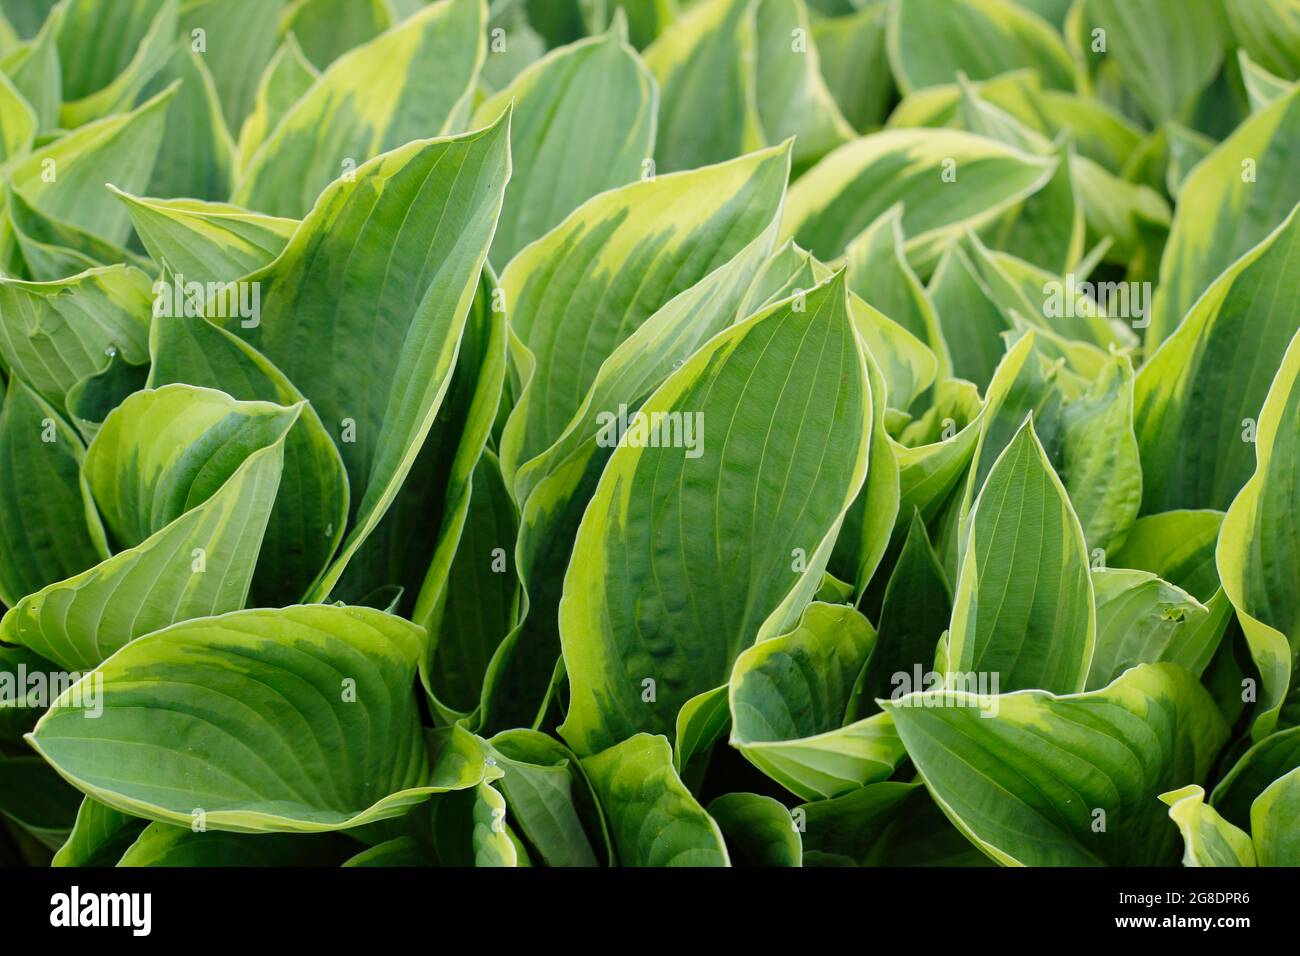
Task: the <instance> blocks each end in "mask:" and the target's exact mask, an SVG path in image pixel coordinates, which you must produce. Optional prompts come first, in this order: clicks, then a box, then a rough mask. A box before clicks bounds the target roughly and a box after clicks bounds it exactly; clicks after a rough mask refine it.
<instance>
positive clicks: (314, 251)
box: [232, 7, 510, 596]
mask: <svg viewBox="0 0 1300 956" xmlns="http://www.w3.org/2000/svg"><path fill="white" fill-rule="evenodd" d="M431 9H441V8H440V7H435V8H431ZM410 22H412V21H408V23H410ZM415 22H420V21H415ZM322 82H324V80H322ZM280 168H284V167H283V166H281V167H280ZM509 175H510V160H509V118H508V116H502V117H501V118H500V119H499V120H498V121H497V123H496V124H495V125H493V126H490V127H488V128H487V129H484V130H480V131H478V132H475V133H469V134H466V135H463V136H460V137H453V138H449V139H442V140H423V141H416V142H413V143H410V144H408V145H406V146H403V147H401V148H399V149H396V150H394V151H393V152H391V153H386V154H384V155H383V156H380V157H377V158H376V159H374V160H371V161H370V162H369V163H367V164H366V165H364V166H362V167H361V168H360V169H358V170H357V174H356V177H355V179H354V180H352V181H348V180H346V179H343V180H339V181H337V182H335V183H334V184H333V185H331V186H330V187H329V189H327V190H326V191H325V193H323V194H322V196H321V198H320V201H319V202H318V203H317V205H316V207H315V208H314V209H313V210H312V212H311V214H310V215H309V216H308V217H307V218H306V219H305V220H303V222H302V224H301V226H299V228H298V230H297V232H295V233H294V236H293V238H292V239H291V240H290V242H289V245H288V246H287V247H286V248H285V250H284V252H283V253H281V254H280V256H279V258H277V259H276V260H275V261H274V262H273V263H271V265H269V266H267V267H266V268H265V269H262V270H260V271H258V272H254V273H252V274H250V275H249V276H247V277H246V278H245V279H244V280H243V281H244V282H248V283H259V284H260V285H259V286H258V287H259V288H260V290H261V319H260V323H259V324H258V325H257V326H256V327H255V328H242V327H240V328H232V331H235V332H236V333H237V334H240V335H241V336H242V337H243V338H245V339H246V340H247V341H249V342H250V343H251V344H252V345H254V346H255V347H256V348H257V349H258V350H259V351H261V352H262V353H263V354H264V355H265V356H266V357H267V358H268V359H269V360H270V361H272V362H273V363H275V365H276V367H278V368H279V369H280V370H281V371H283V372H284V374H285V375H286V376H287V377H288V378H289V379H290V380H291V381H292V382H293V383H294V384H295V385H296V386H297V387H298V388H299V389H300V390H301V391H302V393H303V395H305V396H306V397H307V398H308V399H309V400H310V401H311V402H312V404H313V406H314V407H315V408H316V410H317V412H318V413H319V414H320V416H321V419H322V421H323V422H324V423H325V425H326V428H327V429H329V430H330V432H331V434H332V435H335V436H336V441H337V443H338V446H339V451H340V452H341V454H342V455H343V461H344V463H345V464H346V465H347V468H348V476H349V479H350V483H351V487H352V501H351V512H350V513H351V522H350V523H351V528H352V530H351V532H350V533H349V535H348V537H347V538H346V539H345V541H344V543H343V548H342V551H341V553H340V556H339V558H338V560H336V562H335V563H334V564H333V565H332V567H331V569H330V570H329V571H328V572H327V573H326V574H325V575H324V576H323V577H322V578H321V580H320V581H319V582H318V586H317V587H316V588H315V589H314V592H313V593H315V594H316V595H317V596H324V595H325V594H328V593H329V592H330V590H331V589H332V588H333V585H334V584H335V583H336V582H337V580H338V578H339V576H340V575H341V574H342V572H343V569H344V567H345V566H346V564H347V561H348V559H349V558H350V557H351V556H352V555H353V554H355V553H356V551H357V549H358V548H359V547H360V546H361V543H362V542H363V541H364V540H365V538H366V536H367V535H368V534H369V533H370V531H371V530H372V529H373V528H374V527H375V526H376V525H377V524H378V523H379V520H380V519H381V518H382V517H383V514H384V512H385V510H386V509H387V507H388V506H389V504H390V503H391V502H392V501H393V499H394V497H395V496H396V494H397V491H398V489H399V487H400V485H401V483H402V480H403V479H404V478H405V477H406V475H407V473H408V472H409V471H410V469H411V467H412V464H413V463H414V461H415V458H416V456H417V454H418V452H419V449H420V445H421V443H422V442H423V440H424V438H425V436H426V435H427V434H428V432H429V429H430V427H431V426H432V424H433V419H434V416H435V415H436V414H437V411H438V408H439V406H440V404H441V401H442V399H443V397H444V395H445V393H446V390H447V386H448V382H449V379H450V376H451V372H452V368H453V365H454V362H455V357H456V351H457V346H458V344H459V341H460V338H461V332H462V330H463V328H464V324H465V318H466V315H467V313H468V311H469V308H470V304H471V302H472V300H473V298H474V294H475V291H476V289H477V287H478V280H479V275H480V272H481V270H482V268H483V262H484V259H485V257H486V255H487V248H488V243H489V242H490V240H491V236H492V229H493V226H494V225H495V223H496V217H497V214H498V213H499V211H500V208H501V196H502V191H503V190H504V188H505V184H506V181H507V180H508V179H509ZM239 325H240V326H243V325H244V323H242V322H241V323H239ZM379 329H382V330H383V334H382V335H381V334H378V333H377V331H376V330H379ZM323 342H328V343H329V344H330V349H329V350H328V351H322V349H321V343H323ZM358 369H363V370H364V374H357V370H358ZM336 430H337V432H336ZM382 583H388V582H382Z"/></svg>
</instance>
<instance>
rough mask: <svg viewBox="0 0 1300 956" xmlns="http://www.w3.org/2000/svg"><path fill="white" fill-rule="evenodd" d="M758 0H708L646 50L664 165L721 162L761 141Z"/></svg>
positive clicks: (658, 154)
mask: <svg viewBox="0 0 1300 956" xmlns="http://www.w3.org/2000/svg"><path fill="white" fill-rule="evenodd" d="M758 2H759V0H704V2H702V3H698V4H696V5H695V6H694V7H692V8H691V9H690V10H688V11H686V12H685V13H684V14H683V15H682V17H681V19H679V20H678V21H677V22H676V23H674V24H672V25H671V26H670V27H669V28H668V29H667V30H665V31H664V32H663V34H662V35H660V37H659V38H658V39H657V40H656V41H655V42H654V43H652V44H651V45H650V47H649V48H648V49H647V50H646V51H645V62H646V65H647V66H648V67H649V68H650V72H651V73H653V74H654V76H655V79H656V80H657V81H658V82H659V88H660V90H661V96H660V103H659V130H658V134H657V136H656V140H655V161H656V162H657V163H658V166H659V170H660V172H666V173H667V172H676V171H678V170H682V169H693V168H695V167H697V166H705V165H707V164H709V163H718V162H721V161H723V160H727V159H730V158H731V157H733V156H738V155H740V154H742V153H747V152H750V151H751V150H755V149H758V148H759V147H761V146H762V145H763V142H764V140H763V129H762V121H761V119H760V118H759V113H758V98H757V82H756V78H755V74H754V63H755V58H756V57H757V55H758V53H757V51H758V24H757V21H756V19H755V8H756V4H757V3H758Z"/></svg>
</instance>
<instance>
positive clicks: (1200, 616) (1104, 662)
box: [1087, 568, 1222, 690]
mask: <svg viewBox="0 0 1300 956" xmlns="http://www.w3.org/2000/svg"><path fill="white" fill-rule="evenodd" d="M1092 583H1093V588H1094V590H1095V592H1096V601H1097V646H1096V652H1095V653H1094V654H1093V657H1092V666H1091V668H1090V670H1089V671H1088V685H1087V689H1088V690H1100V689H1101V688H1102V687H1105V686H1106V685H1107V684H1109V683H1110V682H1111V681H1113V680H1114V679H1115V678H1116V677H1118V676H1119V675H1120V674H1122V673H1124V671H1126V670H1128V669H1129V668H1130V667H1134V666H1136V665H1138V664H1155V663H1158V662H1160V661H1169V662H1170V663H1173V664H1178V665H1179V666H1181V667H1183V668H1185V669H1186V670H1188V671H1189V672H1190V673H1192V674H1193V675H1194V676H1196V677H1199V676H1200V675H1201V672H1202V671H1204V670H1205V668H1206V667H1207V666H1208V665H1209V663H1210V659H1211V658H1212V657H1213V656H1214V652H1215V650H1216V649H1217V646H1218V641H1217V637H1218V636H1219V635H1221V634H1222V631H1221V630H1220V631H1219V632H1218V634H1215V633H1214V632H1213V631H1206V630H1202V629H1201V625H1202V624H1203V623H1204V622H1205V620H1206V618H1208V616H1209V613H1210V612H1209V609H1208V608H1207V607H1205V605H1203V604H1201V602H1200V601H1198V600H1196V599H1195V598H1194V597H1192V596H1191V595H1190V594H1188V593H1187V592H1186V591H1184V590H1182V589H1181V588H1177V587H1175V586H1174V585H1172V584H1170V583H1169V582H1168V581H1162V580H1161V579H1160V578H1158V577H1156V575H1154V574H1152V573H1150V572H1149V571H1124V570H1111V569H1105V568H1103V569H1099V570H1096V571H1093V573H1092ZM1197 638H1200V639H1201V640H1197ZM1207 639H1214V640H1212V641H1209V642H1208V644H1207V643H1206V641H1207Z"/></svg>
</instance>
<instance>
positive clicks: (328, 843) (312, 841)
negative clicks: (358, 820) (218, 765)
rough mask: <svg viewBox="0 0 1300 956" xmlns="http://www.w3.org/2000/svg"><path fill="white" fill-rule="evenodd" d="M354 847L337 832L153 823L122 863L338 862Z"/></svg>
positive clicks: (193, 864) (125, 854)
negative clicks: (231, 830)
mask: <svg viewBox="0 0 1300 956" xmlns="http://www.w3.org/2000/svg"><path fill="white" fill-rule="evenodd" d="M352 846H353V845H350V844H349V843H348V842H347V841H346V840H342V839H340V838H336V837H334V836H333V835H332V834H310V835H300V834H287V833H267V834H263V833H258V834H248V833H222V832H220V831H217V830H210V831H207V832H202V831H200V832H195V831H194V829H193V828H192V827H189V826H183V827H180V826H172V825H170V824H167V823H151V824H149V825H148V826H147V827H145V828H144V831H143V832H142V833H141V834H140V835H139V836H138V837H137V838H136V840H135V842H134V843H132V844H131V845H130V846H129V847H128V848H127V850H126V852H125V853H123V854H122V858H121V860H119V861H118V863H117V865H118V866H166V867H181V866H240V867H243V866H336V865H338V864H339V861H340V860H343V859H344V858H346V856H347V853H348V851H349V850H350V849H351V847H352Z"/></svg>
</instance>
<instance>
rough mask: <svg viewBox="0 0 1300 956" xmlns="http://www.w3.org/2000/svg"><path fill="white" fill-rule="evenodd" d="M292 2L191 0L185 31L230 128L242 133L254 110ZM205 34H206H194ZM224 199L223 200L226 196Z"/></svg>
mask: <svg viewBox="0 0 1300 956" xmlns="http://www.w3.org/2000/svg"><path fill="white" fill-rule="evenodd" d="M286 2H287V0H188V2H186V3H184V4H183V5H182V6H181V10H180V26H181V29H180V33H181V36H182V37H184V38H186V40H187V41H188V42H189V44H190V46H191V48H192V49H193V48H194V47H195V46H201V48H200V49H196V50H195V52H196V53H201V54H202V56H203V59H204V62H205V63H206V64H207V68H208V69H209V70H210V71H211V73H212V81H213V83H214V84H215V85H216V89H217V99H218V100H219V101H220V103H221V108H222V115H223V116H224V117H225V122H226V126H227V127H228V128H229V129H230V130H232V131H235V130H238V129H239V127H240V124H241V123H243V122H244V118H245V117H246V116H247V115H248V114H249V113H250V112H251V111H253V110H254V108H255V105H254V104H255V98H256V96H257V92H258V81H259V78H260V77H261V76H262V75H263V70H265V69H266V68H267V64H268V63H270V61H271V59H272V57H274V56H275V54H276V42H277V38H276V22H277V19H278V17H279V15H280V12H281V11H282V10H283V8H284V6H285V3H286ZM196 30H201V31H202V33H201V34H197V35H196V33H195V31H196ZM222 198H223V199H224V198H225V197H224V196H223V197H222Z"/></svg>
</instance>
